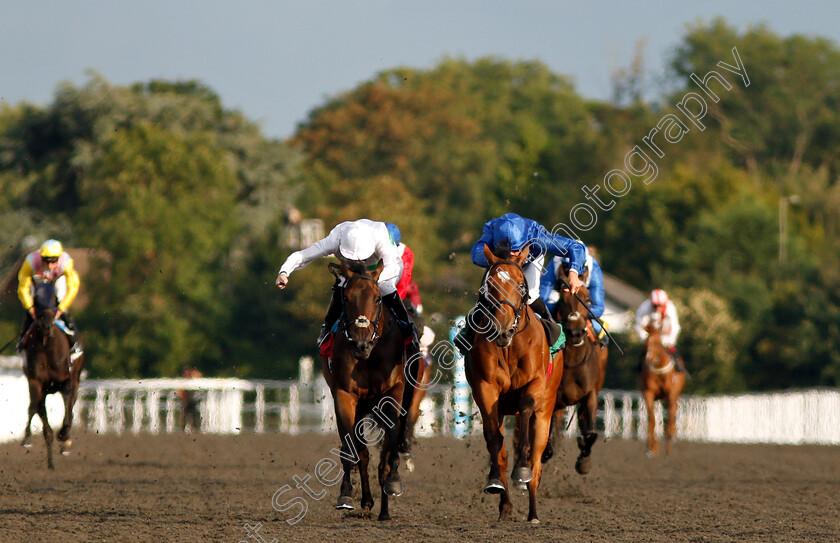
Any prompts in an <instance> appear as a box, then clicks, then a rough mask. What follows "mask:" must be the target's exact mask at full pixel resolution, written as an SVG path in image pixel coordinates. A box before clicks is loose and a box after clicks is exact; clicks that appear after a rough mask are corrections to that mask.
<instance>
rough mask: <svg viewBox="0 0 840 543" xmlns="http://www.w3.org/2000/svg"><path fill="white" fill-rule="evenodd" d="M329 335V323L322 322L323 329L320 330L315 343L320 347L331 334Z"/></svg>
mask: <svg viewBox="0 0 840 543" xmlns="http://www.w3.org/2000/svg"><path fill="white" fill-rule="evenodd" d="M329 335H330V333H329V331H328V330H327V325H326V324H322V325H321V331H320V332H318V339H316V340H315V345H317V346H318V347H320V346H321V345H322V344H323V343H324V341H326V339H327V336H329Z"/></svg>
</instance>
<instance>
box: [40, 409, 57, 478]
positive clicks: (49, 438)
mask: <svg viewBox="0 0 840 543" xmlns="http://www.w3.org/2000/svg"><path fill="white" fill-rule="evenodd" d="M46 400H47V396H46V394H44V395H42V396H41V401H39V402H38V416H39V417H41V423H42V424H43V425H44V441H46V443H47V467H48V468H50V469H55V464H53V454H52V444H53V431H52V428H50V421H49V420H48V419H47V401H46Z"/></svg>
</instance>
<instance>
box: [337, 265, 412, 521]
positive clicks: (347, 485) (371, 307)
mask: <svg viewBox="0 0 840 543" xmlns="http://www.w3.org/2000/svg"><path fill="white" fill-rule="evenodd" d="M332 266H335V265H334V264H333V265H332ZM383 268H384V265H383V263H382V261H381V260H380V261H379V265H378V266H377V268H376V269H375V270H373V271H370V272H369V271H367V270H366V269H365V268H364V266H356V265H355V264H347V263H344V262H343V263H342V264H341V266H340V268H338V269H339V270H340V271H338V272H334V275H336V279H337V280H338V279H339V275H340V277H342V278H343V279H344V286H343V287H341V288H339V290H338V291H337V292H340V293H341V300H340V303H341V306H342V315H341V317H340V319H339V321H338V332H336V333H335V334H334V335H333V338H332V341H333V345H332V355H331V356H330V357H326V356H324V355H323V354H322V356H321V366H322V372H323V375H324V379H325V380H326V382H327V385H328V386H329V387H330V391H331V393H332V398H333V404H334V406H335V418H336V423H337V426H338V435H339V438H340V440H341V451H340V455H339V456H340V457H341V462H342V466H343V468H344V477H343V480H342V482H341V491H340V495H339V497H338V501H337V502H336V505H335V508H336V509H346V510H352V509H354V508H355V507H354V505H353V498H352V492H353V486H352V483H351V481H350V472H351V470H352V469H353V466H356V465H358V467H359V475H360V480H361V487H362V503H361V505H362V508H363V509H367V510H371V509H373V504H374V501H373V496H372V494H371V491H370V483H369V481H368V463H369V460H370V454H369V452H368V449H367V445H374V444H375V443H376V442H378V441H379V440H382V439H383V438H384V441H383V444H382V450H381V453H380V459H379V486H380V489H381V500H382V503H381V505H380V510H379V520H390V518H391V517H390V514H389V511H388V498H389V496H399V495H401V494H402V492H403V488H402V482H401V481H400V476H399V472H398V468H399V463H400V455H399V451H398V445H399V443H400V436H401V432H404V429H405V415H406V410H405V409H403V407H402V402H403V392H404V390H405V389H406V379H405V374H404V369H403V368H404V343H403V338H402V335H401V333H400V330H399V327H398V325H397V320H396V318H395V317H394V316H393V314H392V313H391V311H389V310H388V309H387V308H385V307H384V306H383V304H382V297H381V295H380V292H379V285H378V284H377V280H378V279H379V275H380V274H381V273H382V269H383ZM331 269H335V268H332V267H331ZM421 364H422V362H421ZM368 415H371V417H369V418H367V417H368ZM374 417H375V418H376V419H378V420H375V422H374V421H373V420H371V419H374ZM375 423H378V427H377V424H375ZM374 430H375V431H376V434H375V435H377V436H378V438H375V439H369V437H368V436H369V435H370V433H371V432H373V431H374Z"/></svg>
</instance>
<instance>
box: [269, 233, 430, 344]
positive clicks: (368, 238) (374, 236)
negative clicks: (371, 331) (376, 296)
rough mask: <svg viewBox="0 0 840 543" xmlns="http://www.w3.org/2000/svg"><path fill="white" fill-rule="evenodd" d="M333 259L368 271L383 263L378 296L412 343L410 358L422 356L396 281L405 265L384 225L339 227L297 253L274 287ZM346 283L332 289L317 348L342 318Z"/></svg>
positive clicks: (284, 283)
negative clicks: (316, 262)
mask: <svg viewBox="0 0 840 543" xmlns="http://www.w3.org/2000/svg"><path fill="white" fill-rule="evenodd" d="M330 255H333V256H335V257H337V258H338V259H339V260H341V261H342V262H345V263H358V262H361V263H363V264H364V265H365V266H366V267H367V268H368V269H369V270H372V269H375V268H376V266H377V264H378V263H379V261H380V260H382V263H383V265H384V269H383V270H382V273H381V274H380V275H379V280H378V283H379V292H380V293H381V294H382V301H383V302H384V303H385V306H386V307H388V309H390V310H391V311H392V312H393V313H394V316H395V317H396V318H397V323H398V324H399V327H400V331H401V332H402V335H403V339H409V338H410V339H411V342H410V343H409V345H408V349H407V352H408V354H409V356H413V355H414V354H415V353H419V342H418V339H417V332H416V331H415V330H414V323H413V322H412V321H411V319H410V318H409V316H408V312H407V311H406V309H405V307H404V306H403V304H402V301H401V300H400V296H399V294H397V281H398V280H399V278H400V274H401V273H402V267H403V263H402V260H401V259H400V254H399V251H398V250H397V246H396V245H394V244H393V243H392V242H391V236H390V234H389V232H388V227H387V226H386V225H385V223H384V222H378V221H371V220H368V219H359V220H356V221H346V222H343V223H340V224H338V225H337V226H336V227H335V228H333V229H332V231H330V233H329V235H327V237H325V238H324V239H322V240H319V241H316V242H315V243H314V244H312V245H311V246H310V247H307V248H306V249H303V250H300V251H296V252H294V253H292V254H291V255H289V258H287V259H286V261H285V262H284V263H283V266H281V267H280V272H279V273H278V274H277V280H276V281H275V284H276V285H277V286H278V287H279V288H280V289H284V288H286V285H287V284H288V283H289V275H291V273H292V272H293V271H295V270H298V269H300V268H302V267H304V266H306V265H308V264H309V263H311V262H312V261H313V260H315V259H317V258H321V257H324V256H330ZM342 287H343V279H342V280H340V281H339V282H338V283H337V284H336V286H335V287H334V288H333V294H332V299H331V300H330V305H329V308H328V309H327V314H326V315H325V316H324V324H323V325H322V326H321V333H320V334H319V335H318V345H321V344H322V343H323V342H324V340H325V339H326V338H327V336H328V335H329V333H330V331H331V330H332V328H333V326H334V325H335V323H336V322H337V321H338V318H339V317H340V316H341V290H342Z"/></svg>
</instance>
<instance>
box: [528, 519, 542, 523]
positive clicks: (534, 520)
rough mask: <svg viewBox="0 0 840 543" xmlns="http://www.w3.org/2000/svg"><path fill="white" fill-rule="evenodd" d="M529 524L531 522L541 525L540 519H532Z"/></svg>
mask: <svg viewBox="0 0 840 543" xmlns="http://www.w3.org/2000/svg"><path fill="white" fill-rule="evenodd" d="M528 522H530V523H531V524H539V523H540V519H538V518H532V519H531V520H529V521H528Z"/></svg>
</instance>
